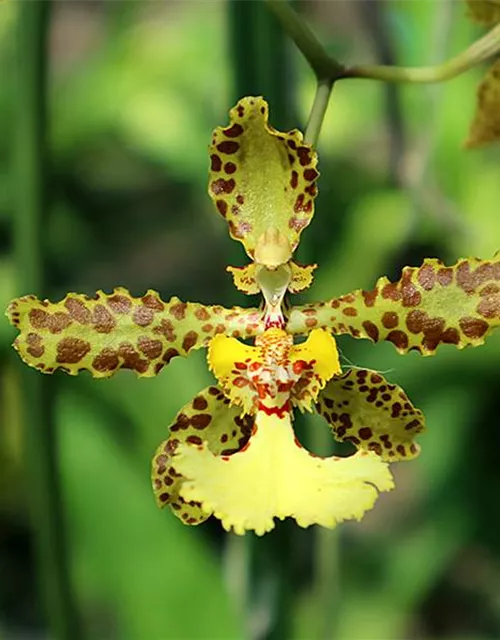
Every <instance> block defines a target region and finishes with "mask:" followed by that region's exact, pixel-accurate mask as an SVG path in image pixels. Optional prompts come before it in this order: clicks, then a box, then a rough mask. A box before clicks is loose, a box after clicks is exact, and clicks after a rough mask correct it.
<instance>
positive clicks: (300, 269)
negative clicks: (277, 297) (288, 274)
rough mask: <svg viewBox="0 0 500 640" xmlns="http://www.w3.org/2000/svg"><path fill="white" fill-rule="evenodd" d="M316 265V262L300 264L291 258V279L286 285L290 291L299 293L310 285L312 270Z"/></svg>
mask: <svg viewBox="0 0 500 640" xmlns="http://www.w3.org/2000/svg"><path fill="white" fill-rule="evenodd" d="M317 266H318V265H317V264H305V265H300V264H297V263H296V262H294V261H293V260H291V261H290V268H291V270H292V281H291V282H290V286H289V287H288V289H289V291H290V293H299V292H300V291H304V290H305V289H307V288H308V287H310V286H311V284H312V281H313V271H314V270H315V269H316V268H317Z"/></svg>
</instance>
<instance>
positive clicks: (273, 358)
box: [173, 328, 393, 534]
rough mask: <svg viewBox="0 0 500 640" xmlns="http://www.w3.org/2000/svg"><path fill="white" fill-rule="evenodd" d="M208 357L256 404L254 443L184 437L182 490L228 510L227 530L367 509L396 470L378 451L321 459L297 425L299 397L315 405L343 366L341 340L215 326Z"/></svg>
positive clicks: (234, 390)
mask: <svg viewBox="0 0 500 640" xmlns="http://www.w3.org/2000/svg"><path fill="white" fill-rule="evenodd" d="M209 363H210V366H211V368H212V370H213V372H214V373H215V375H216V377H217V378H218V379H219V382H220V384H221V386H222V388H223V389H224V391H225V393H226V395H227V397H229V399H230V401H231V403H232V404H235V405H241V406H242V407H243V408H244V411H245V412H247V413H252V414H255V423H254V427H253V432H252V435H251V437H250V439H249V441H248V442H247V444H246V445H245V446H244V447H243V448H242V449H241V450H240V451H238V452H236V453H234V454H232V455H219V456H217V455H214V454H213V453H212V452H211V451H210V449H209V447H208V446H207V443H206V442H203V443H202V444H201V445H189V444H180V445H179V448H178V450H177V452H176V454H175V456H174V461H173V465H174V467H175V469H176V470H177V471H178V472H179V473H181V474H182V475H183V476H184V478H185V480H184V481H183V484H182V488H181V490H180V495H181V496H182V498H183V499H184V500H185V501H193V502H195V503H199V504H201V505H202V508H203V510H204V512H205V513H206V514H210V513H213V514H214V515H215V516H216V517H218V518H220V520H221V521H222V524H223V526H224V527H225V528H226V529H227V530H231V529H233V530H234V531H235V532H236V533H240V534H241V533H244V532H245V531H246V530H248V529H250V530H253V531H255V532H256V533H257V534H263V533H265V532H266V531H269V530H270V529H272V528H273V527H274V518H275V517H277V518H280V519H284V518H286V517H294V518H295V519H296V520H297V522H298V523H299V524H300V525H301V526H304V527H307V526H309V525H311V524H322V525H324V526H327V527H334V526H335V525H336V524H337V523H338V522H341V521H342V520H346V519H351V518H357V519H360V518H361V517H362V515H363V514H364V512H365V511H366V510H367V509H369V508H371V507H372V506H373V503H374V502H375V500H376V498H377V495H378V491H387V490H389V489H391V488H392V486H393V484H392V476H391V474H390V472H389V470H388V468H387V465H386V464H385V463H383V462H382V461H381V460H380V459H379V458H378V457H377V456H376V454H374V453H371V452H365V451H363V452H359V453H357V454H356V455H355V456H352V457H350V458H338V457H331V458H326V459H322V458H319V457H317V456H315V455H313V454H311V453H309V452H308V451H307V450H306V449H304V448H303V447H302V445H301V444H300V443H299V441H298V440H297V438H296V437H295V434H294V432H293V428H292V417H293V415H292V406H293V405H295V406H298V407H299V408H300V409H301V410H304V409H310V408H311V404H312V402H313V401H315V400H316V398H317V396H318V393H319V391H320V390H321V389H322V388H323V387H324V385H325V384H326V382H327V381H328V380H330V379H331V378H332V377H333V376H334V375H337V374H339V373H340V365H339V360H338V353H337V348H336V345H335V340H334V339H333V337H332V336H331V335H330V333H329V332H327V331H325V330H323V329H316V330H314V331H312V332H311V334H310V335H309V338H308V339H307V340H306V341H305V342H304V343H302V344H299V345H294V344H293V338H292V336H290V335H288V334H287V333H286V332H285V331H284V330H282V329H277V328H270V329H268V330H267V331H265V332H264V334H262V335H261V336H259V337H258V338H256V340H255V346H248V345H245V344H243V343H241V342H239V341H238V340H236V339H234V338H228V337H226V336H216V337H215V338H214V339H213V341H212V343H211V345H210V348H209Z"/></svg>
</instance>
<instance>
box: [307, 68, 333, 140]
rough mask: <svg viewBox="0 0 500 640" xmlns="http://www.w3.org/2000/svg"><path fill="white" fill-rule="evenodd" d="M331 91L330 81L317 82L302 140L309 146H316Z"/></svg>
mask: <svg viewBox="0 0 500 640" xmlns="http://www.w3.org/2000/svg"><path fill="white" fill-rule="evenodd" d="M332 89H333V82H332V81H331V80H318V84H317V85H316V93H315V95H314V102H313V106H312V108H311V113H310V114H309V120H308V122H307V126H306V131H305V134H304V140H305V142H308V143H309V144H312V145H316V143H317V141H318V137H319V134H320V131H321V127H322V125H323V120H324V118H325V113H326V110H327V108H328V102H329V100H330V95H331V93H332Z"/></svg>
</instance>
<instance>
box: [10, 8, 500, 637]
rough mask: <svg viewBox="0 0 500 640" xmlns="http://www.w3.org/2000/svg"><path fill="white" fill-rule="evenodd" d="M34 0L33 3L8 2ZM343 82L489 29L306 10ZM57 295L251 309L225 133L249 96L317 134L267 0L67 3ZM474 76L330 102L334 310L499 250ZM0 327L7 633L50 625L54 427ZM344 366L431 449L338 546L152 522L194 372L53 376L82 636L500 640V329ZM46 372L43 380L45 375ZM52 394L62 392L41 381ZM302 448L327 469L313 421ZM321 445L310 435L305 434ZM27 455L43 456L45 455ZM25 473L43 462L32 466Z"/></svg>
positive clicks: (313, 255)
mask: <svg viewBox="0 0 500 640" xmlns="http://www.w3.org/2000/svg"><path fill="white" fill-rule="evenodd" d="M17 4H18V3H17ZM299 8H300V10H301V11H302V12H303V13H304V15H305V16H306V17H307V19H308V20H309V21H310V23H311V25H312V26H313V27H314V29H315V31H316V33H317V34H318V36H319V37H320V39H321V40H322V42H324V44H325V45H326V46H327V48H328V50H329V51H331V52H332V53H334V54H335V55H336V56H337V57H338V58H339V59H341V60H343V61H344V62H347V63H355V62H370V61H372V62H376V61H379V62H392V63H397V64H404V65H422V64H429V63H433V62H437V61H440V60H442V59H443V58H444V57H447V56H449V55H451V54H452V53H455V52H457V51H459V50H460V49H462V48H465V47H466V46H467V45H468V44H469V43H470V42H471V41H472V40H473V39H474V38H475V37H477V36H478V34H479V33H480V30H479V29H478V28H477V27H475V26H474V25H472V24H471V23H470V22H468V21H467V19H466V17H465V7H464V6H462V4H460V3H456V2H451V1H449V0H446V1H443V2H439V3H429V2H425V1H423V0H422V1H420V0H418V1H415V2H405V1H403V0H399V1H396V0H394V1H391V2H387V3H383V4H382V3H375V2H355V3H354V2H352V3H349V2H347V3H346V2H314V3H313V2H309V3H302V4H301V5H299ZM15 14H16V3H9V2H6V3H2V4H0V76H1V78H2V82H1V85H0V242H1V254H0V302H1V305H0V306H2V307H4V306H5V305H6V304H7V302H8V300H9V299H10V298H11V297H13V296H17V295H22V294H26V293H31V292H29V291H24V290H21V289H20V285H19V282H22V270H20V269H19V268H16V267H15V265H14V262H13V249H12V247H13V242H14V229H18V228H19V227H18V226H16V224H15V221H16V216H18V215H20V214H19V211H18V210H17V209H16V205H15V190H16V189H18V188H19V185H18V184H16V177H15V176H16V174H15V170H14V161H13V158H14V137H13V128H14V123H15V122H16V116H17V115H18V113H17V111H18V105H17V104H16V99H15V95H16V93H15V83H16V80H17V77H16V76H17V74H16V70H18V67H17V66H16V65H15V64H14V60H15V58H14V55H15V51H14V49H15V29H14V27H15V22H16V15H15ZM47 62H48V64H49V80H50V84H49V115H48V127H47V131H46V135H47V139H48V158H49V161H48V167H46V168H47V172H48V175H49V181H48V184H47V188H48V196H49V206H48V217H47V220H46V221H45V223H44V227H43V237H42V242H43V247H42V249H43V253H44V257H45V260H46V263H47V278H46V286H45V290H44V291H37V292H35V293H37V294H39V295H41V296H48V297H50V298H51V299H58V298H59V297H61V296H62V295H63V294H64V292H66V291H78V292H83V293H89V294H90V293H93V292H94V291H95V290H96V289H98V288H103V289H104V290H106V291H110V290H112V288H113V287H114V286H116V285H122V286H125V287H127V288H129V289H130V291H131V292H132V293H133V294H134V295H141V294H142V293H143V292H144V291H145V290H146V289H148V288H150V287H151V288H154V289H156V290H158V291H159V292H160V294H161V295H162V297H163V298H164V299H168V298H169V297H170V296H172V295H178V296H179V297H181V298H182V299H184V300H193V301H200V302H204V303H221V304H224V305H227V306H230V305H233V304H254V303H255V300H254V299H249V298H245V296H243V294H240V293H238V292H236V291H235V290H234V289H233V288H232V285H231V278H230V277H229V274H227V273H226V272H225V266H226V265H227V264H238V265H240V264H244V263H245V256H244V254H243V250H242V248H241V247H240V246H239V245H237V244H236V243H234V242H232V241H231V240H230V239H229V236H228V234H227V230H226V228H225V225H224V223H223V221H222V219H220V217H219V216H218V214H217V213H216V212H215V209H214V208H213V206H212V204H211V202H210V200H209V198H208V197H207V195H206V182H207V166H208V156H207V146H208V144H209V141H210V136H211V131H212V129H213V128H214V127H215V126H217V125H219V124H224V123H226V122H227V110H228V108H229V107H230V106H232V104H234V102H235V100H236V98H238V97H240V96H241V95H243V94H251V93H256V94H264V95H265V97H266V98H267V99H268V100H269V102H270V110H271V121H272V122H273V124H275V125H276V126H296V125H299V126H300V127H302V128H303V126H304V123H305V120H306V118H307V114H308V110H309V108H310V104H311V100H312V94H313V90H314V79H313V77H312V74H311V73H310V71H309V69H308V68H307V66H306V64H305V63H304V61H303V60H302V59H301V57H300V55H299V54H298V52H297V51H296V50H295V49H294V48H293V46H292V45H291V43H289V42H285V39H284V37H283V36H282V35H281V34H280V31H279V29H278V28H277V25H276V24H275V22H274V19H271V17H270V16H269V15H268V14H267V12H266V10H265V7H264V5H257V3H255V2H234V3H228V2H222V1H220V2H219V1H215V0H204V1H201V0H191V1H190V2H161V3H159V2H152V1H150V0H145V1H142V2H134V1H129V2H122V1H118V0H117V1H116V2H92V3H88V2H77V1H76V0H75V1H73V2H58V3H54V6H53V10H52V16H51V32H50V49H49V53H48V58H47ZM480 77H481V69H478V70H474V71H472V72H469V73H467V74H465V75H463V76H460V77H458V78H456V79H455V80H453V81H450V82H449V83H446V84H443V85H436V86H431V87H426V86H401V87H397V88H395V87H394V86H392V87H389V86H384V85H383V84H382V83H378V82H373V81H368V80H346V81H342V82H339V83H338V85H337V86H336V87H335V89H334V92H333V96H332V100H331V104H330V108H329V111H328V113H327V117H326V120H325V124H324V128H323V131H322V134H321V137H320V144H319V154H320V165H319V168H320V170H321V178H320V182H319V187H320V196H319V198H318V201H317V206H316V215H315V219H314V220H313V222H312V224H311V226H310V227H309V228H308V229H307V230H306V231H305V232H304V234H303V236H302V243H301V246H300V248H299V251H298V258H299V260H302V261H304V262H306V261H313V262H317V263H318V264H319V265H320V266H319V268H318V270H317V272H316V273H317V275H316V280H315V284H314V285H313V287H312V288H311V289H310V291H309V292H308V293H307V296H305V295H304V296H302V297H301V298H300V299H302V300H306V299H307V300H318V299H321V298H324V297H332V296H334V295H340V294H343V293H346V292H348V291H350V290H351V289H354V288H359V287H365V288H369V287H371V286H372V285H373V284H374V282H375V280H376V279H377V277H378V276H380V275H384V274H385V275H388V276H389V277H391V276H393V277H397V275H398V274H399V272H400V269H401V268H402V267H403V266H404V265H412V266H417V265H419V264H420V263H421V261H422V260H423V258H424V257H439V258H441V259H444V260H445V261H447V262H454V261H455V260H456V259H457V258H458V257H460V256H468V255H477V256H480V257H484V258H488V257H491V256H492V255H493V253H494V252H495V251H496V250H498V249H499V248H500V246H499V245H500V241H499V238H500V217H499V215H498V211H499V203H500V179H499V169H498V167H499V161H500V152H499V149H498V146H497V147H496V148H489V149H484V150H480V151H473V152H472V151H469V152H465V151H463V150H462V148H461V143H462V141H463V140H465V138H466V136H467V131H468V125H469V122H470V120H471V117H472V113H473V110H474V101H475V85H476V84H477V82H478V80H479V79H480ZM13 337H14V332H13V330H11V328H10V327H8V325H7V321H5V322H3V323H1V325H0V385H1V394H2V403H1V405H0V407H1V414H0V637H5V638H17V637H21V636H22V637H26V635H31V634H34V633H38V632H43V630H44V629H46V621H45V620H44V615H43V606H42V598H41V595H40V590H39V589H38V584H37V582H36V580H35V559H34V557H33V552H32V544H33V536H34V535H35V534H36V532H37V522H36V519H35V520H30V517H29V514H30V503H31V502H30V501H31V499H32V496H33V488H34V486H35V485H36V482H37V479H36V476H35V474H34V473H33V468H32V464H31V463H30V458H29V456H28V455H27V454H26V451H27V439H29V437H30V433H33V430H36V429H37V428H41V425H40V426H39V425H38V423H37V420H38V417H39V416H38V415H37V414H36V413H35V412H34V411H30V398H29V397H28V396H27V393H26V387H25V384H24V382H23V380H25V378H22V379H21V374H20V369H21V367H20V365H19V362H18V361H17V357H16V355H15V354H14V352H13V351H12V350H11V349H10V347H9V345H10V343H11V341H12V339H13ZM339 345H340V348H341V351H342V357H343V362H344V364H349V363H352V364H354V365H357V366H362V367H370V368H374V369H378V370H380V371H382V372H384V373H385V375H386V376H387V377H388V378H389V379H390V380H391V381H393V382H397V383H398V384H400V385H401V386H402V387H403V388H404V389H405V390H406V392H407V393H408V395H409V396H410V398H411V399H412V400H413V401H414V402H415V404H416V405H417V406H418V407H420V408H421V409H422V410H423V411H424V413H425V414H426V416H427V422H428V427H429V429H428V432H427V433H426V434H425V435H424V436H422V437H421V438H420V443H421V445H422V453H421V455H420V457H419V458H418V459H417V460H416V461H414V462H411V463H406V464H405V463H400V464H397V465H394V467H393V470H394V473H395V476H396V483H397V487H396V490H395V491H393V492H391V493H389V494H387V495H383V496H381V497H380V499H379V501H378V503H377V505H376V507H375V509H374V510H373V511H372V512H370V513H369V514H368V515H367V516H366V517H365V519H364V520H363V521H362V523H360V524H357V523H352V524H345V525H343V526H341V527H340V528H339V529H338V530H337V531H334V532H325V531H318V530H317V528H311V529H309V530H307V531H303V530H300V529H299V528H297V527H295V526H294V525H293V524H291V523H278V524H277V527H276V530H275V531H274V532H273V533H271V534H269V535H267V536H266V537H264V538H262V539H260V538H253V537H252V536H251V534H247V536H246V537H245V538H244V539H239V538H235V537H232V536H228V535H226V534H224V533H223V532H222V531H221V529H220V527H219V525H218V524H217V523H216V522H210V523H207V524H206V525H202V526H201V527H198V528H188V527H185V526H183V525H181V524H180V523H179V522H178V520H177V519H176V518H175V517H174V516H173V515H172V514H171V513H170V512H169V511H168V510H165V511H162V512H161V511H158V510H157V508H156V506H155V504H154V500H153V495H152V492H151V489H150V484H149V483H150V481H149V465H150V458H151V455H152V453H153V452H154V450H155V448H156V446H157V445H158V443H159V442H160V441H161V440H162V439H164V438H165V437H166V435H167V426H168V424H169V422H170V421H171V420H172V418H173V416H174V415H175V413H176V412H177V411H178V410H179V408H180V407H181V406H182V405H183V404H185V403H186V402H188V401H189V400H190V399H191V397H192V396H193V395H195V394H196V393H197V391H198V390H199V389H201V388H203V387H204V386H206V385H207V384H209V383H210V380H211V376H210V374H209V372H208V369H207V366H206V361H205V359H204V355H203V353H198V352H197V353H193V354H192V355H191V356H190V357H189V359H186V360H181V359H176V360H174V362H172V364H171V365H170V366H169V367H168V368H167V369H165V370H164V371H163V372H162V373H161V374H160V376H159V377H158V378H155V379H152V380H138V379H136V378H135V377H134V375H133V374H132V373H130V372H122V373H121V374H120V375H118V376H117V377H116V378H115V379H112V380H109V381H102V380H98V381H94V380H92V379H91V378H90V377H89V376H87V375H83V376H81V377H79V378H77V379H74V378H69V377H67V376H65V375H64V374H56V375H54V376H53V378H51V379H50V384H49V385H48V388H50V390H51V391H50V394H51V400H50V402H51V403H52V404H53V419H54V421H55V425H56V429H57V434H58V441H57V442H58V444H57V456H58V457H57V460H58V465H59V470H60V475H59V479H60V482H61V485H62V498H63V500H62V506H63V510H64V516H65V518H66V521H67V531H66V538H67V547H68V550H69V560H70V571H71V584H72V585H73V588H74V591H75V597H76V601H77V606H78V611H79V616H80V619H81V624H82V628H83V632H84V633H83V635H86V636H88V637H89V638H120V639H121V638H130V639H137V640H139V639H140V640H143V639H145V638H147V639H151V640H156V639H158V640H160V639H163V638H165V639H167V638H168V639H174V640H175V639H181V638H182V639H184V638H185V639H188V638H214V639H216V638H217V639H218V638H245V637H252V638H259V639H261V638H269V639H271V638H279V639H284V638H304V639H309V638H311V639H313V638H339V639H347V638H349V639H352V640H368V639H370V640H390V639H392V638H393V639H396V638H402V637H404V638H425V639H431V638H446V639H449V640H452V639H453V640H462V639H464V640H465V639H471V640H472V639H474V640H486V639H495V638H498V637H500V554H499V550H500V542H499V540H500V536H499V531H500V510H499V509H498V495H499V490H500V474H499V471H498V451H499V449H500V431H499V429H498V415H499V411H498V389H499V383H500V374H499V367H498V362H499V359H500V335H494V336H493V337H492V338H490V339H489V341H488V342H487V344H486V345H485V346H484V347H482V348H480V349H476V350H473V349H470V350H465V351H463V352H458V351H456V350H454V349H453V348H452V347H449V346H447V345H445V346H443V347H441V348H440V349H439V352H438V354H437V355H436V356H435V357H433V358H426V359H424V358H421V357H420V356H419V355H418V354H415V353H411V354H409V355H407V356H405V357H401V356H398V355H397V353H395V351H394V349H393V347H392V346H391V345H389V344H380V345H376V346H374V345H371V344H369V343H365V342H361V341H354V340H350V339H348V338H347V339H344V338H342V339H340V340H339ZM28 375H29V376H39V374H38V373H36V372H34V371H29V372H28ZM44 388H45V387H44ZM298 429H299V430H300V433H301V437H302V438H303V440H304V441H307V442H308V443H310V445H311V446H312V447H313V448H316V449H317V450H318V451H327V450H331V443H330V440H329V439H328V436H327V430H326V427H325V426H324V425H322V423H321V421H320V420H319V419H318V418H314V417H313V418H309V419H307V420H302V421H299V424H298ZM311 433H316V434H318V435H316V436H314V435H313V436H311ZM35 454H36V453H35ZM31 455H33V454H31Z"/></svg>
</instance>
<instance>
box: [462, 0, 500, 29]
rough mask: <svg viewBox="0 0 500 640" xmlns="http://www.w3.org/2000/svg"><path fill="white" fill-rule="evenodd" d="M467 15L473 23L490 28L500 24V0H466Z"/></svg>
mask: <svg viewBox="0 0 500 640" xmlns="http://www.w3.org/2000/svg"><path fill="white" fill-rule="evenodd" d="M467 4H468V5H469V11H468V15H469V17H470V18H472V19H473V20H474V21H475V22H478V23H479V24H482V25H484V26H485V27H492V26H493V25H495V24H496V23H497V22H500V0H467Z"/></svg>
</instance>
